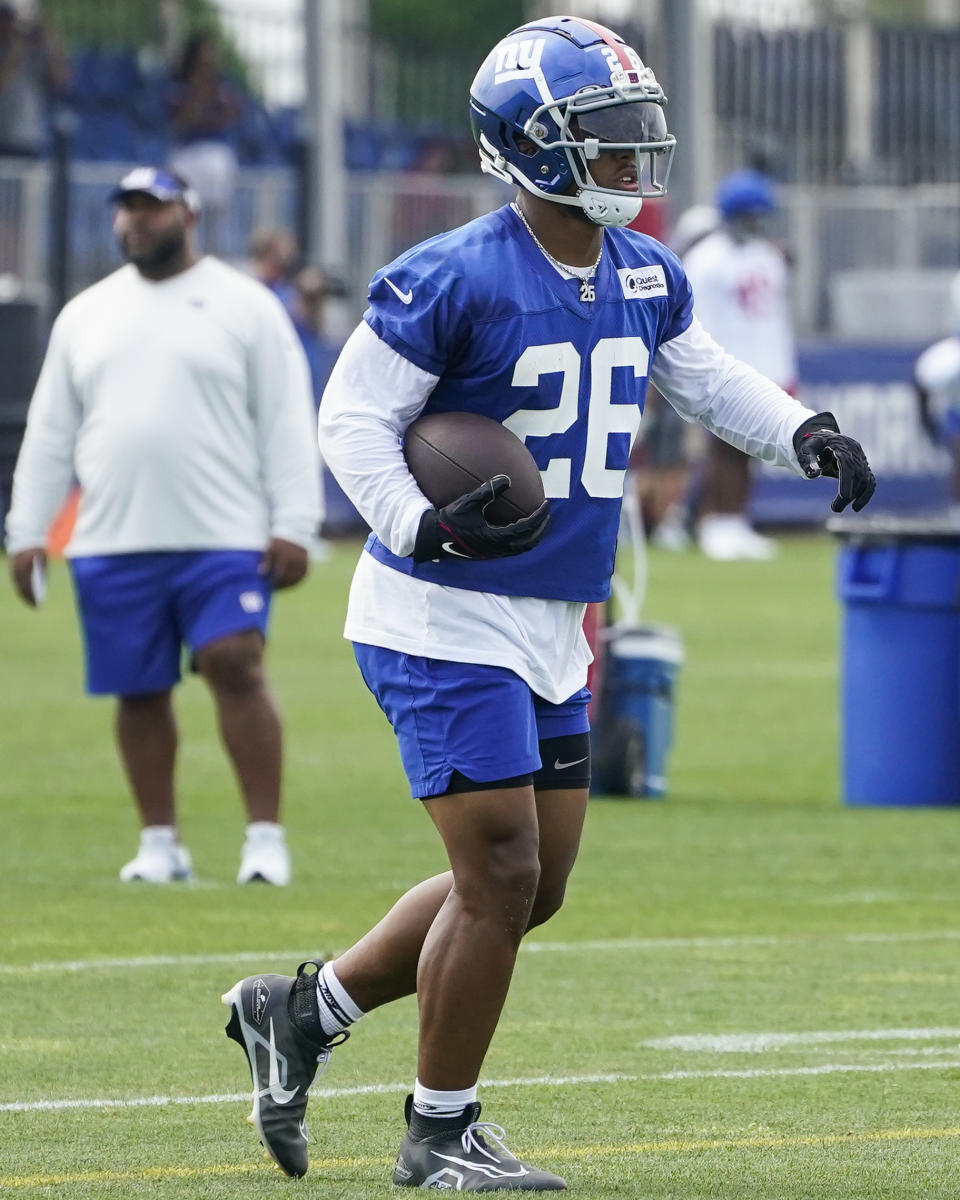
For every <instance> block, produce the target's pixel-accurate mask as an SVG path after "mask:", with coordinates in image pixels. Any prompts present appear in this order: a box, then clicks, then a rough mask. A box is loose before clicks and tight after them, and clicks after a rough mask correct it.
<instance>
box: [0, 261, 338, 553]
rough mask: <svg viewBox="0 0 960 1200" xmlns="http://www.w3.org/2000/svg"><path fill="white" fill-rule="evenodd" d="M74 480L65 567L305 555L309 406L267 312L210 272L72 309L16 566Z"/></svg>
mask: <svg viewBox="0 0 960 1200" xmlns="http://www.w3.org/2000/svg"><path fill="white" fill-rule="evenodd" d="M74 477H76V479H77V480H78V481H79V483H80V486H81V488H82V498H81V503H80V508H79V512H78V517H77V524H76V529H75V532H74V534H73V537H72V539H71V542H70V545H69V547H68V553H69V554H70V555H72V556H77V555H87V554H123V553H131V552H136V551H151V550H193V549H260V548H262V547H264V546H265V545H266V543H267V541H268V540H269V539H270V538H271V537H279V538H284V539H285V540H287V541H290V542H294V543H296V544H298V545H302V546H306V545H308V544H309V542H310V541H311V539H312V538H313V536H314V535H315V534H316V529H317V524H318V521H319V519H320V516H321V507H320V505H321V501H320V473H319V456H318V452H317V446H316V438H315V432H314V405H313V400H312V396H311V389H310V380H309V373H308V368H307V363H306V359H305V356H304V353H303V350H302V348H301V346H300V343H299V341H298V339H297V335H296V331H295V330H294V328H293V325H292V323H291V321H290V320H289V318H288V317H287V315H286V313H285V312H284V311H283V308H282V306H281V305H280V303H279V301H278V300H277V299H276V297H275V296H273V295H272V294H271V293H270V292H269V291H268V290H267V289H266V288H265V287H263V286H262V285H261V284H259V283H257V282H256V281H255V280H253V279H250V278H249V277H248V276H246V275H244V274H242V273H241V272H239V271H237V270H235V269H234V268H233V267H230V266H227V265H226V264H225V263H222V262H220V261H219V260H217V259H214V258H210V257H205V258H202V259H200V261H199V262H197V263H196V264H195V265H194V266H192V267H190V268H189V269H188V270H186V271H183V272H181V273H180V274H178V275H175V276H173V277H171V278H170V279H166V280H162V281H160V282H152V281H150V280H147V279H144V278H143V277H142V276H141V275H140V273H139V272H138V271H137V270H136V268H135V267H133V266H132V265H128V266H124V267H122V268H120V270H118V271H115V272H114V273H113V274H112V275H109V276H107V277H106V278H105V279H103V280H101V281H100V282H99V283H96V284H94V285H93V286H92V287H90V288H88V289H87V290H86V291H84V292H81V293H80V295H79V296H77V297H75V298H74V299H73V300H71V301H70V303H69V304H67V305H66V306H65V308H64V309H63V311H62V312H61V314H60V316H59V317H58V318H57V320H56V322H55V324H54V327H53V331H52V333H51V337H50V344H49V346H48V349H47V354H46V357H45V359H44V364H43V369H42V371H41V373H40V378H39V380H38V382H37V387H36V390H35V392H34V395H33V399H32V400H31V403H30V409H29V413H28V419H27V429H26V433H25V436H24V441H23V446H22V447H21V451H20V456H19V458H18V461H17V467H16V472H15V475H14V484H13V497H12V504H11V507H10V512H9V513H8V515H7V548H8V550H9V551H10V552H11V553H16V552H17V551H18V550H21V549H25V548H27V547H30V546H42V545H43V544H44V541H45V538H46V533H47V529H48V527H49V524H50V521H51V520H52V518H53V517H54V515H55V514H56V512H57V509H58V507H59V505H60V504H61V502H62V500H63V497H64V495H65V494H66V492H67V490H68V489H69V486H70V483H71V480H72V479H73V478H74Z"/></svg>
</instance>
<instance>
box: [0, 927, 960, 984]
mask: <svg viewBox="0 0 960 1200" xmlns="http://www.w3.org/2000/svg"><path fill="white" fill-rule="evenodd" d="M935 941H947V942H953V941H960V930H957V929H943V930H928V931H918V932H913V933H841V934H823V935H820V934H782V935H781V934H758V935H751V934H745V935H743V936H739V937H738V936H729V937H726V936H718V937H686V938H680V937H678V938H610V939H607V940H592V941H582V942H536V941H534V942H524V943H523V944H522V945H521V947H520V949H521V951H522V952H524V953H526V954H587V953H611V954H616V953H619V952H621V951H636V950H640V951H643V950H649V951H653V952H657V951H661V950H664V951H665V950H712V949H725V948H736V947H738V946H745V947H746V946H796V947H797V948H798V949H799V948H802V947H805V946H816V945H820V944H821V943H823V942H840V943H842V944H848V945H853V944H858V943H878V944H894V943H898V942H899V943H910V942H935ZM316 953H317V952H316V951H315V950H311V951H304V950H255V951H250V950H243V951H238V952H236V953H233V954H222V953H221V954H151V955H136V956H131V957H117V958H78V959H54V960H41V961H39V962H32V963H0V976H4V975H38V974H44V973H46V972H50V971H128V970H136V969H140V968H147V969H150V968H153V967H205V966H217V965H218V964H221V963H222V964H224V965H229V964H231V963H233V964H235V965H240V964H243V963H277V962H279V963H283V964H284V965H285V966H286V967H287V968H289V965H290V963H291V962H293V963H298V962H302V961H303V960H304V959H305V958H309V957H310V956H311V955H315V954H316Z"/></svg>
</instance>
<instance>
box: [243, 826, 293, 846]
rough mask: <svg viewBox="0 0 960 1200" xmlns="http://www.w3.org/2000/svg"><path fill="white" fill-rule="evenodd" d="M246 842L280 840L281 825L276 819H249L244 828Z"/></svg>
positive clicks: (283, 836)
mask: <svg viewBox="0 0 960 1200" xmlns="http://www.w3.org/2000/svg"><path fill="white" fill-rule="evenodd" d="M246 835H247V841H248V842H282V841H284V839H285V834H284V832H283V826H282V825H280V824H279V823H278V822H277V821H251V822H250V824H249V825H248V826H247V828H246Z"/></svg>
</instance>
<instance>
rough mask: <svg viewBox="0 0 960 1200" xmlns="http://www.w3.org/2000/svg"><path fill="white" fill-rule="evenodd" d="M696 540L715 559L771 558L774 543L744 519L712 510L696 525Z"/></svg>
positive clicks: (724, 560) (728, 560) (725, 560)
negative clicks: (712, 511)
mask: <svg viewBox="0 0 960 1200" xmlns="http://www.w3.org/2000/svg"><path fill="white" fill-rule="evenodd" d="M697 542H698V544H699V546H700V549H701V550H702V551H703V553H704V554H705V555H706V556H707V558H712V559H714V560H716V561H717V562H734V561H735V560H737V559H743V558H752V559H758V560H759V559H763V560H766V559H771V558H773V557H774V555H775V554H776V552H777V544H776V542H774V541H772V540H771V539H770V538H765V537H762V536H761V535H760V534H759V533H757V532H756V530H754V529H751V528H750V526H749V524H748V523H747V521H746V520H745V519H744V518H743V517H740V516H737V515H736V514H734V513H729V514H728V513H712V514H710V515H709V516H706V517H704V518H703V519H702V520H701V521H700V524H699V526H698V527H697Z"/></svg>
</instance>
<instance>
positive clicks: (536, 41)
mask: <svg viewBox="0 0 960 1200" xmlns="http://www.w3.org/2000/svg"><path fill="white" fill-rule="evenodd" d="M543 44H544V39H543V38H523V39H522V40H521V41H519V42H510V43H509V44H508V45H506V46H501V47H500V48H499V53H498V54H497V62H496V66H495V67H494V82H495V83H503V82H504V81H505V80H507V79H509V78H510V77H511V76H512V75H516V74H517V73H523V74H527V73H528V72H530V71H539V70H540V59H541V57H542V55H543Z"/></svg>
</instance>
